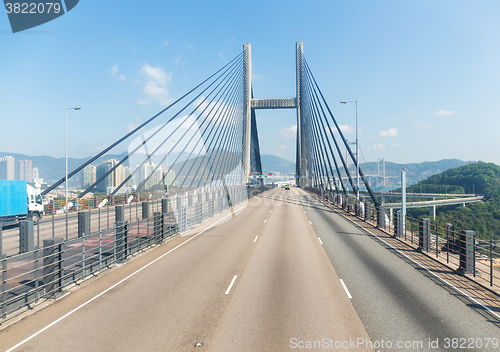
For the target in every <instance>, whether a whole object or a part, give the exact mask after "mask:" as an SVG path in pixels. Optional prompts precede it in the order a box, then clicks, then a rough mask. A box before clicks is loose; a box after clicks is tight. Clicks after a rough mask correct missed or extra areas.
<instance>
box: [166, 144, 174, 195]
mask: <svg viewBox="0 0 500 352" xmlns="http://www.w3.org/2000/svg"><path fill="white" fill-rule="evenodd" d="M171 142H172V143H175V141H174V140H172V141H171ZM173 149H174V148H173V147H172V150H171V152H172V151H173ZM169 155H170V152H168V153H167V175H166V176H165V177H166V179H167V194H168V181H169V179H168V174H169V173H170V169H171V167H170V164H169V163H168V156H169ZM170 187H172V185H170Z"/></svg>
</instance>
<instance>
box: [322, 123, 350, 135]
mask: <svg viewBox="0 0 500 352" xmlns="http://www.w3.org/2000/svg"><path fill="white" fill-rule="evenodd" d="M339 127H340V130H341V131H342V134H350V133H353V132H354V127H352V126H349V125H340V126H339ZM330 128H331V130H332V131H333V133H338V130H337V127H335V126H331V127H330ZM326 130H327V131H328V128H326Z"/></svg>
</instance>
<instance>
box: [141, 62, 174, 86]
mask: <svg viewBox="0 0 500 352" xmlns="http://www.w3.org/2000/svg"><path fill="white" fill-rule="evenodd" d="M141 73H143V74H145V75H146V77H147V78H148V79H149V80H154V81H156V82H157V83H159V84H163V85H165V84H167V83H170V80H171V79H172V74H171V73H166V72H165V71H164V70H163V69H162V68H161V67H152V66H150V65H149V64H144V65H143V66H142V68H141Z"/></svg>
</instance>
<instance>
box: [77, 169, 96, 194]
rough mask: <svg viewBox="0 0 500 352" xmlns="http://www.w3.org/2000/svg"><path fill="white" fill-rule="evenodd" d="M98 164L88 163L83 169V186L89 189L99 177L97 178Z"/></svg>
mask: <svg viewBox="0 0 500 352" xmlns="http://www.w3.org/2000/svg"><path fill="white" fill-rule="evenodd" d="M96 169H97V168H96V166H95V165H87V166H85V167H84V168H83V170H82V171H81V177H80V178H81V181H82V188H83V189H87V188H88V187H90V186H91V185H92V184H93V183H94V182H95V181H96V180H97V179H96Z"/></svg>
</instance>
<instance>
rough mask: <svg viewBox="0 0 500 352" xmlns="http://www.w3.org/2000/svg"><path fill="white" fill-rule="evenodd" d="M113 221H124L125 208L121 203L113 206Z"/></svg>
mask: <svg viewBox="0 0 500 352" xmlns="http://www.w3.org/2000/svg"><path fill="white" fill-rule="evenodd" d="M115 221H125V208H124V207H123V205H117V206H116V207H115Z"/></svg>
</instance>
